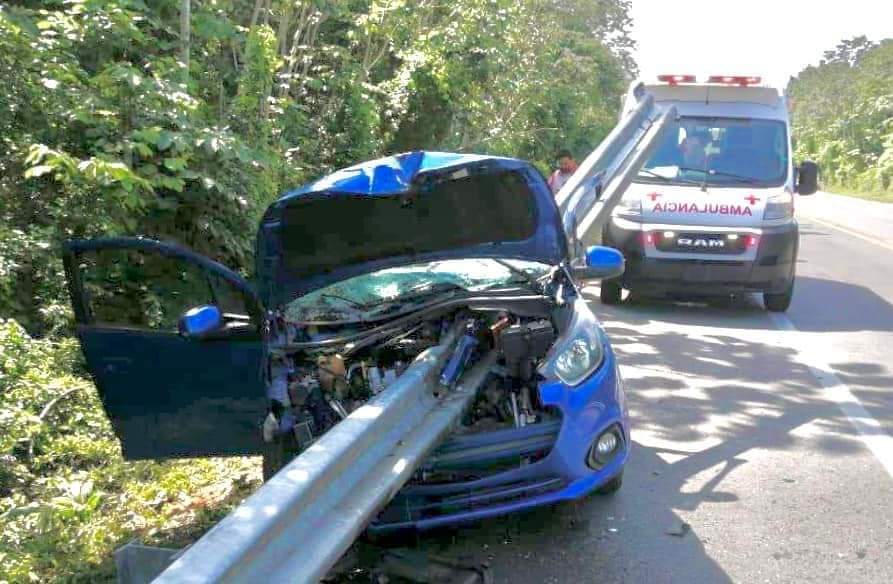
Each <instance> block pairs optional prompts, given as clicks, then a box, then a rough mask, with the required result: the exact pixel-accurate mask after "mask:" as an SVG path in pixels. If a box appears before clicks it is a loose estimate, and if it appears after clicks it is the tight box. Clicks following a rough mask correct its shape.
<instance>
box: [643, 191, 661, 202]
mask: <svg viewBox="0 0 893 584" xmlns="http://www.w3.org/2000/svg"><path fill="white" fill-rule="evenodd" d="M645 196H646V197H649V198H650V199H651V202H652V203H653V202H654V201H656V200H657V198H658V197H659V196H660V193H648V194H647V195H645Z"/></svg>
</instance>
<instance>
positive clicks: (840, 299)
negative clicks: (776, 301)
mask: <svg viewBox="0 0 893 584" xmlns="http://www.w3.org/2000/svg"><path fill="white" fill-rule="evenodd" d="M794 303H795V304H794V306H795V308H796V312H797V313H801V314H808V315H809V319H802V320H801V319H796V318H794V321H795V324H796V325H797V328H798V329H799V330H801V331H803V332H846V331H853V332H855V331H883V332H889V331H893V305H891V304H890V303H889V302H887V301H886V300H884V298H882V297H881V296H879V295H878V294H876V293H875V292H873V291H872V290H871V289H870V288H867V287H865V286H860V285H858V284H850V283H846V282H840V281H835V280H825V279H822V278H813V277H806V276H798V277H797V284H796V288H795V291H794Z"/></svg>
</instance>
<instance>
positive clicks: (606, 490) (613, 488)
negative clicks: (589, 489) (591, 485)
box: [595, 471, 623, 495]
mask: <svg viewBox="0 0 893 584" xmlns="http://www.w3.org/2000/svg"><path fill="white" fill-rule="evenodd" d="M622 486H623V471H620V474H619V475H617V476H616V477H614V478H613V479H611V480H610V481H608V482H606V483H605V484H603V485H602V486H600V487H599V488H598V489H597V490H596V491H595V494H596V495H613V494H614V493H616V492H617V491H619V490H620V487H622Z"/></svg>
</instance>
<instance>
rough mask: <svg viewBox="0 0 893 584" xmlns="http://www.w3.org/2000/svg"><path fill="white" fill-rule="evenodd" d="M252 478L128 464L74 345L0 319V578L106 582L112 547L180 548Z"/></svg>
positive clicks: (211, 467)
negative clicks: (133, 542) (30, 332)
mask: <svg viewBox="0 0 893 584" xmlns="http://www.w3.org/2000/svg"><path fill="white" fill-rule="evenodd" d="M259 471H260V469H259V463H258V461H257V460H256V459H252V458H237V459H210V460H201V461H173V462H160V463H157V462H125V461H124V460H123V459H122V458H121V453H120V449H119V447H118V443H117V441H116V440H115V437H114V434H113V433H112V430H111V426H110V425H109V422H108V420H107V419H106V417H105V415H104V413H103V410H102V405H101V403H100V400H99V396H98V394H97V391H96V388H95V387H94V386H93V384H92V383H91V382H90V381H89V380H87V379H86V378H85V377H84V376H83V365H82V362H81V357H80V351H79V349H78V345H77V341H76V340H74V339H63V340H60V341H53V340H46V339H44V340H39V339H34V338H31V337H30V336H29V335H28V334H27V333H26V332H25V330H24V328H23V327H21V326H20V325H19V324H18V323H16V322H15V321H12V320H6V321H2V320H0V582H7V581H8V582H49V581H83V582H95V581H101V580H111V579H112V578H113V577H114V566H113V563H112V551H113V550H114V549H115V548H117V547H119V546H121V545H123V544H124V543H127V542H128V541H130V540H132V539H134V538H138V539H140V540H142V541H144V542H148V543H153V544H157V545H169V546H182V545H185V544H186V543H189V542H190V541H192V540H193V539H194V538H196V537H198V536H199V535H201V533H203V532H204V531H205V530H206V529H207V528H208V527H210V526H211V525H213V523H215V522H216V521H218V520H219V519H220V518H221V517H223V515H225V513H226V512H228V510H229V509H230V508H232V507H233V506H234V505H236V504H237V503H238V502H239V501H241V499H242V498H243V497H245V496H246V495H247V494H248V493H250V492H251V491H252V490H253V489H254V488H256V487H257V485H258V484H259V482H260V474H259Z"/></svg>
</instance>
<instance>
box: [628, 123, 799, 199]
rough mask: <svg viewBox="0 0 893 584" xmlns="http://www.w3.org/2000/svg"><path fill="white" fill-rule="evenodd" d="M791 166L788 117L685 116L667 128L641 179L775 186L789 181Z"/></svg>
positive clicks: (679, 182) (722, 184) (645, 180)
mask: <svg viewBox="0 0 893 584" xmlns="http://www.w3.org/2000/svg"><path fill="white" fill-rule="evenodd" d="M787 170H788V139H787V133H786V129H785V124H784V123H783V122H780V121H775V120H754V119H745V118H705V117H683V118H680V119H679V120H677V121H676V122H675V123H674V124H673V125H672V126H671V127H670V128H668V129H667V132H666V134H665V136H664V138H663V141H662V143H661V144H660V146H658V148H657V150H656V151H655V153H654V154H653V155H652V156H651V159H650V160H649V161H648V162H647V163H646V164H645V165H644V166H643V167H642V170H641V171H640V172H639V175H638V177H637V178H636V182H649V183H668V184H704V185H711V186H721V187H734V186H738V187H740V186H745V185H749V186H760V187H772V186H780V185H782V184H783V183H784V181H785V179H786V177H787Z"/></svg>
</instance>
